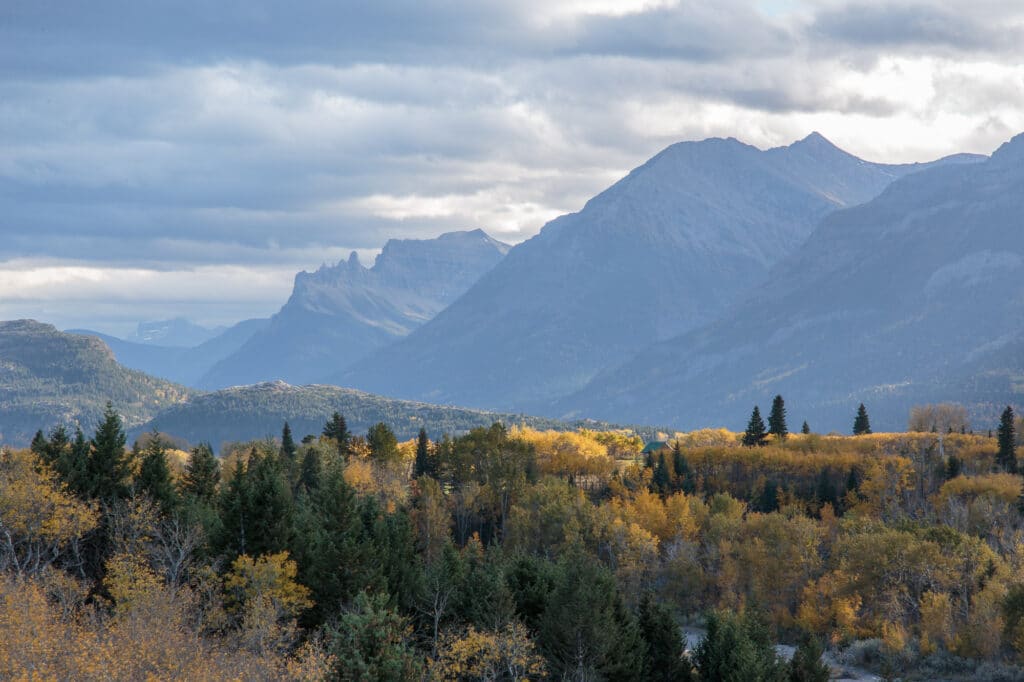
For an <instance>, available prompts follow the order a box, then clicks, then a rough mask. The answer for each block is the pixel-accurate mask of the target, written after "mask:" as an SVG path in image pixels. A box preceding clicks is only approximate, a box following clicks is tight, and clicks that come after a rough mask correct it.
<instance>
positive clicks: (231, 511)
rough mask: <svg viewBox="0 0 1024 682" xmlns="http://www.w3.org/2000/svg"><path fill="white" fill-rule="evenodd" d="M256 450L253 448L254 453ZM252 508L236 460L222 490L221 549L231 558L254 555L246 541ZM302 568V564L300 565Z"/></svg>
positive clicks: (243, 472)
mask: <svg viewBox="0 0 1024 682" xmlns="http://www.w3.org/2000/svg"><path fill="white" fill-rule="evenodd" d="M255 451H256V449H255V448H253V452H255ZM251 508H252V491H251V490H250V487H249V479H248V476H247V475H246V468H245V464H244V463H243V462H242V458H241V457H239V458H238V459H236V460H235V468H234V471H233V472H232V474H231V477H230V478H229V479H228V482H227V485H225V486H224V487H223V488H222V490H221V495H220V518H221V536H220V538H219V543H218V544H219V547H220V549H221V551H222V552H224V553H225V554H227V556H229V557H234V556H237V555H239V554H250V555H251V553H252V550H251V548H250V547H249V546H248V545H247V543H246V539H247V537H248V536H249V534H250V533H251V530H249V527H250V524H251V520H250V518H249V514H250V509H251ZM300 566H301V564H300Z"/></svg>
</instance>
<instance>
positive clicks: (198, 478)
mask: <svg viewBox="0 0 1024 682" xmlns="http://www.w3.org/2000/svg"><path fill="white" fill-rule="evenodd" d="M218 483H220V461H219V460H218V459H217V458H216V457H215V456H214V454H213V448H211V447H210V445H209V444H208V443H200V444H199V445H197V446H196V447H194V448H192V452H191V453H190V454H189V458H188V462H187V463H186V464H185V474H184V475H183V476H182V479H181V492H182V494H184V495H185V496H187V497H192V498H195V499H197V500H200V501H202V502H205V503H212V502H213V501H214V498H215V497H216V495H217V484H218Z"/></svg>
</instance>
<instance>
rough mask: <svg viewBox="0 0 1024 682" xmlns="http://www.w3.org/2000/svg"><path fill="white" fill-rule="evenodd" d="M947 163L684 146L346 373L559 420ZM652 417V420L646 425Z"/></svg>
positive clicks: (366, 384)
mask: <svg viewBox="0 0 1024 682" xmlns="http://www.w3.org/2000/svg"><path fill="white" fill-rule="evenodd" d="M976 160H977V158H976V157H972V156H967V155H960V156H956V157H950V158H948V159H945V160H942V161H940V162H937V163H936V164H911V165H885V164H876V163H869V162H866V161H863V160H861V159H859V158H857V157H855V156H853V155H851V154H848V153H846V152H844V151H842V150H840V149H839V148H837V147H836V146H834V145H833V144H831V143H830V142H829V141H828V140H826V139H825V138H824V137H822V136H821V135H819V134H817V133H815V134H812V135H810V136H808V137H807V138H805V139H803V140H800V141H798V142H796V143H794V144H792V145H789V146H787V147H779V148H775V149H769V150H764V151H763V150H760V149H758V148H756V147H753V146H750V145H746V144H743V143H741V142H739V141H737V140H735V139H731V138H730V139H709V140H704V141H702V142H684V143H679V144H675V145H672V146H671V147H669V148H667V149H665V150H664V151H663V152H661V153H660V154H658V155H657V156H655V157H654V158H652V159H651V160H650V161H648V162H647V163H645V164H643V165H642V166H640V167H639V168H637V169H635V170H633V171H632V172H631V173H629V175H627V176H626V177H625V178H623V179H622V180H620V181H619V182H617V183H615V184H614V185H613V186H611V187H610V188H608V189H607V190H605V191H604V192H602V193H601V194H599V195H598V196H596V197H594V198H593V199H591V200H590V201H589V202H587V204H586V205H585V206H584V207H583V209H582V210H581V211H579V212H578V213H573V214H569V215H565V216H562V217H560V218H557V219H555V220H554V221H552V222H550V223H548V224H547V225H546V226H545V227H544V228H543V229H542V230H541V231H540V233H539V234H538V235H537V236H535V237H533V238H532V239H530V240H528V241H526V242H524V243H522V244H519V245H518V246H516V247H515V248H513V249H512V250H511V251H510V252H509V254H508V256H507V257H506V258H505V259H504V260H503V261H502V262H501V263H499V264H498V265H497V266H496V267H495V268H494V269H493V270H491V271H490V272H489V273H487V274H486V275H484V276H483V277H482V278H481V279H480V281H479V282H477V283H476V284H475V285H474V286H473V287H471V288H470V289H469V290H468V291H467V292H466V293H465V295H463V296H462V297H461V298H459V299H458V300H457V301H455V302H454V303H453V304H452V305H450V306H449V307H448V308H446V309H445V310H443V311H442V312H441V313H439V314H438V315H437V316H436V317H435V318H434V319H432V320H431V321H430V322H428V323H426V324H424V325H423V326H422V327H420V328H419V329H417V330H415V331H413V332H412V333H411V334H409V335H408V336H407V337H405V338H404V339H402V340H400V341H398V342H395V343H392V344H390V345H388V346H386V347H384V348H382V349H381V350H379V351H377V352H376V353H373V354H371V355H369V356H368V357H366V358H365V359H364V360H362V361H360V362H358V363H357V364H356V365H354V366H353V368H351V369H350V370H347V371H345V372H341V373H339V374H337V375H336V376H335V377H333V383H339V384H344V385H350V386H355V387H357V388H360V389H364V390H368V391H371V392H374V393H381V394H384V395H391V396H398V397H402V398H408V399H415V400H427V401H431V402H442V403H453V404H460V405H470V406H474V407H483V408H491V409H514V410H527V411H536V410H541V411H549V410H552V409H555V408H553V407H552V401H554V400H556V399H557V398H559V397H562V396H566V395H568V394H571V393H574V392H576V391H578V390H580V389H583V387H585V386H586V385H587V384H588V382H590V381H591V380H592V379H594V377H595V376H597V375H598V374H599V373H601V372H603V371H607V370H609V369H611V368H613V367H615V366H618V365H620V364H622V363H623V362H624V361H625V360H627V359H628V358H629V357H630V356H632V355H633V354H634V353H636V352H638V351H640V350H641V349H643V348H645V347H647V346H650V345H651V344H654V343H657V342H659V341H663V340H665V339H669V338H672V337H675V336H678V335H680V334H682V333H685V332H687V331H689V330H693V329H696V328H699V327H701V326H702V325H705V324H708V323H711V322H713V321H714V320H715V319H717V318H719V317H720V316H721V315H722V313H723V312H724V311H726V310H728V309H729V308H730V307H731V306H732V305H734V304H736V303H737V302H739V301H740V300H742V299H743V297H744V296H746V295H748V294H749V292H751V291H752V290H754V289H756V288H757V287H759V286H761V285H763V284H764V283H765V282H766V280H767V279H768V276H769V272H770V270H771V268H772V267H773V266H775V265H776V264H777V263H779V262H780V261H781V260H783V259H784V258H785V257H787V256H789V255H790V254H791V253H792V252H793V251H794V250H795V249H797V248H798V247H799V246H800V244H802V243H803V242H804V240H806V239H807V237H808V236H809V235H810V234H811V232H812V231H813V230H814V228H815V226H816V225H817V224H818V222H819V221H820V220H821V219H822V218H823V217H824V216H826V215H828V214H829V213H831V212H833V211H835V210H837V209H841V208H845V207H849V206H854V205H857V204H860V203H863V202H865V201H868V200H870V199H872V198H874V197H875V196H877V195H878V194H879V193H881V192H882V191H883V190H884V189H885V188H886V187H887V186H888V185H889V184H890V183H891V182H893V181H894V180H896V179H897V178H900V177H903V176H906V175H908V174H911V173H915V172H918V171H921V170H924V169H926V168H929V167H931V166H933V165H940V166H943V165H958V164H959V163H961V162H963V163H967V162H972V161H976ZM644 421H647V420H646V419H645V420H644Z"/></svg>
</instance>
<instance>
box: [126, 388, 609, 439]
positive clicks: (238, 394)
mask: <svg viewBox="0 0 1024 682" xmlns="http://www.w3.org/2000/svg"><path fill="white" fill-rule="evenodd" d="M335 411H337V412H341V413H342V414H344V415H345V418H346V420H347V421H348V426H349V428H350V429H351V430H352V431H353V432H355V433H365V432H366V431H367V429H369V427H370V426H371V425H373V424H376V423H377V422H381V421H383V422H385V423H387V424H388V425H390V426H391V427H392V428H393V429H394V431H395V433H396V434H397V436H398V437H399V438H401V439H408V438H412V437H414V436H415V435H416V434H417V433H418V432H419V430H420V428H421V427H422V428H426V429H427V432H428V433H429V434H430V435H431V437H432V438H438V437H440V436H441V435H442V434H444V433H449V434H456V433H461V432H463V431H468V430H469V429H472V428H475V427H477V426H490V425H491V424H493V423H494V422H496V421H501V422H503V423H505V424H509V425H511V424H528V425H530V426H534V427H536V428H554V429H565V428H569V424H567V423H565V422H560V421H557V420H553V419H543V418H537V417H527V416H523V415H509V414H497V413H494V412H484V411H481V410H467V409H461V408H457V407H443V406H438V405H428V404H425V403H417V402H409V401H404V400H390V399H387V398H382V397H380V396H376V395H371V394H369V393H363V392H362V391H354V390H352V389H347V388H339V387H337V386H317V385H314V386H290V385H288V384H286V383H284V382H281V381H273V382H267V383H262V384H256V385H252V386H238V387H234V388H228V389H223V390H220V391H216V392H213V393H206V394H202V395H197V396H194V397H192V398H191V399H189V400H188V401H187V402H182V403H180V404H178V405H175V406H173V407H171V408H169V409H167V410H165V411H163V412H161V413H160V414H158V415H157V416H156V417H155V418H154V419H153V420H152V422H150V423H148V424H145V425H143V426H141V427H139V428H137V429H135V430H134V431H133V433H132V435H133V436H134V435H137V434H140V433H144V432H145V431H147V430H149V429H151V428H153V427H156V428H158V429H159V430H160V431H161V432H163V433H168V434H171V435H173V436H175V437H179V438H184V439H186V440H188V441H189V442H191V443H197V442H199V441H209V442H210V443H212V444H213V445H214V446H215V447H219V446H220V445H221V444H222V443H224V442H225V441H240V440H250V439H253V438H263V437H266V436H278V435H280V433H281V426H282V425H283V424H284V422H285V421H288V422H289V425H290V426H291V428H292V432H293V433H295V436H296V438H299V437H301V436H303V435H305V434H308V433H311V434H319V433H320V432H321V430H322V429H323V426H324V422H325V421H326V420H327V418H328V417H329V416H330V415H331V414H332V413H333V412H335ZM592 426H600V425H598V424H592Z"/></svg>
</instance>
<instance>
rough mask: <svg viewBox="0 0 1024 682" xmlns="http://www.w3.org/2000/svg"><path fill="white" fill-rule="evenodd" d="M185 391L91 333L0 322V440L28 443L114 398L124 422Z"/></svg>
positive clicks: (83, 419)
mask: <svg viewBox="0 0 1024 682" xmlns="http://www.w3.org/2000/svg"><path fill="white" fill-rule="evenodd" d="M189 394H190V391H189V389H187V388H185V387H183V386H179V385H177V384H172V383H170V382H168V381H165V380H163V379H157V378H155V377H151V376H147V375H145V374H143V373H142V372H137V371H134V370H130V369H127V368H125V367H123V366H121V365H120V364H118V363H117V361H116V360H115V359H114V355H113V353H111V351H110V349H109V348H108V347H107V346H106V345H105V344H104V343H103V342H102V341H100V340H99V339H97V338H95V337H84V336H78V335H76V334H65V333H62V332H59V331H57V329H56V328H55V327H53V326H52V325H48V324H42V323H39V322H36V321H34V320H15V321H11V322H0V442H2V443H13V444H18V443H28V441H29V440H30V439H31V438H32V434H33V433H35V431H36V430H37V429H39V428H49V427H51V426H54V425H56V424H68V425H72V424H80V425H81V426H82V427H83V428H84V429H86V430H88V429H91V428H93V427H94V426H95V425H96V424H97V423H99V420H100V417H101V416H102V414H103V406H104V404H105V403H106V401H107V400H111V401H113V403H114V405H116V406H117V409H118V410H119V411H120V412H121V413H122V414H123V415H124V418H125V422H126V424H128V425H129V426H136V425H139V424H142V423H143V422H145V421H147V420H148V419H150V418H151V417H152V416H153V415H154V414H156V413H157V412H159V411H160V410H161V409H163V408H165V407H167V406H168V405H172V404H174V403H176V402H179V401H181V400H183V399H185V398H186V397H187V396H188V395H189Z"/></svg>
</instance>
